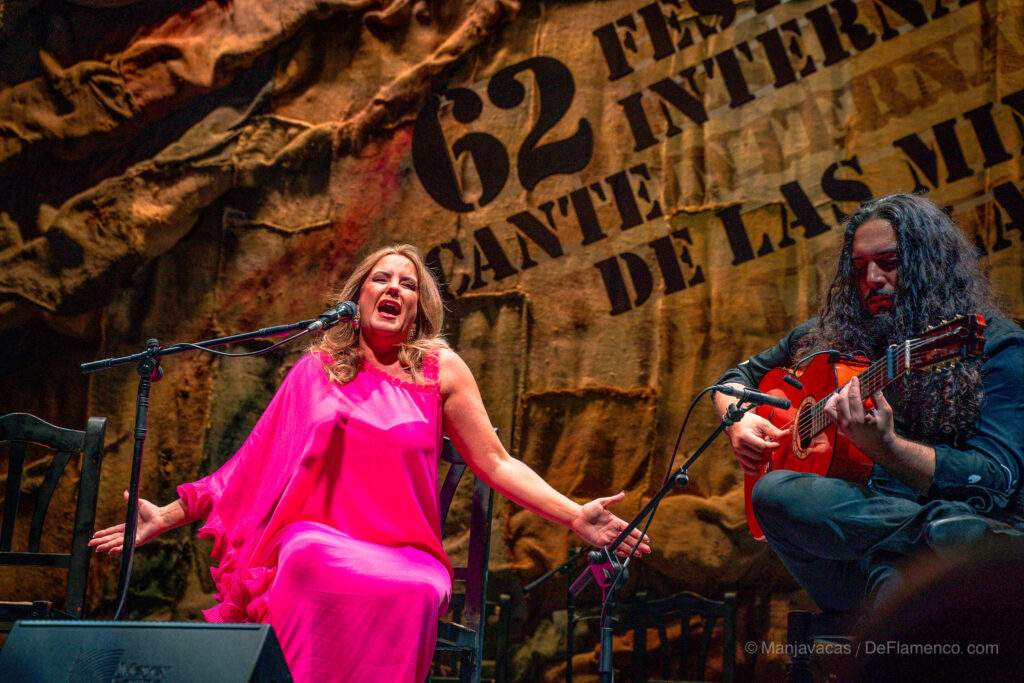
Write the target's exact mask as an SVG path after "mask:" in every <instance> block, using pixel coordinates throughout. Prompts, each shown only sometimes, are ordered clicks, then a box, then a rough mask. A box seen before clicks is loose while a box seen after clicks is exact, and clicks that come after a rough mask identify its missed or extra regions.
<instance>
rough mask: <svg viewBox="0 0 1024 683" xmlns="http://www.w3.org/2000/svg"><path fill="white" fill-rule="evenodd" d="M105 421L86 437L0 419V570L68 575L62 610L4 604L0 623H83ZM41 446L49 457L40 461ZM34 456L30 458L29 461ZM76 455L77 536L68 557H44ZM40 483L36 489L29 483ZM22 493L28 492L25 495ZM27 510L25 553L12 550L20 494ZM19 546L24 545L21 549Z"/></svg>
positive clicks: (96, 422)
mask: <svg viewBox="0 0 1024 683" xmlns="http://www.w3.org/2000/svg"><path fill="white" fill-rule="evenodd" d="M106 423H107V421H106V418H101V417H92V418H89V422H88V425H87V427H86V429H85V431H84V432H82V431H77V430H74V429H63V428H61V427H55V426H53V425H51V424H49V423H47V422H44V421H43V420H41V419H39V418H38V417H35V416H33V415H28V414H26V413H11V414H10V415H4V416H3V417H0V444H2V443H7V444H9V449H5V450H8V451H9V453H8V457H7V476H6V480H7V481H6V484H5V485H4V501H3V511H2V515H3V517H2V520H3V521H2V524H0V565H9V566H32V567H59V568H63V569H66V570H67V589H66V591H65V596H64V605H63V610H59V609H56V608H54V607H53V604H52V602H51V601H48V600H39V601H36V602H20V603H19V602H15V603H11V602H7V603H0V622H13V621H16V620H18V619H81V618H82V605H83V603H84V602H85V586H86V579H87V577H88V575H89V559H90V557H91V555H92V553H91V552H90V549H89V547H88V542H89V538H90V536H92V531H93V521H94V520H95V517H96V494H97V490H98V489H99V482H100V458H101V452H102V450H103V436H104V430H105V429H106ZM30 444H35V445H37V446H41V447H42V448H43V449H45V450H44V451H43V453H44V454H45V455H47V456H49V457H36V452H37V451H38V450H39V449H36V448H32V449H31V451H30V449H29V448H28V446H29V445H30ZM30 453H31V455H32V457H29V454H30ZM75 453H80V454H81V475H80V477H79V481H78V493H77V502H76V509H75V522H74V531H73V535H72V539H71V547H70V551H69V552H63V553H48V552H40V550H39V547H40V541H41V539H42V535H43V530H44V525H45V524H46V520H47V513H48V512H49V508H50V501H51V500H52V498H53V495H54V492H55V491H56V490H57V485H58V483H59V482H60V479H61V476H62V475H63V474H64V473H65V471H67V469H68V468H67V465H68V462H70V460H71V457H72V455H73V454H75ZM37 479H39V480H40V481H39V483H38V486H37V487H36V488H31V489H30V488H29V482H34V481H35V480H37ZM23 489H28V490H25V491H23ZM23 493H26V494H29V495H27V496H26V499H27V500H26V502H30V504H29V505H27V506H26V507H30V508H31V510H30V512H29V514H31V523H30V526H29V529H28V534H27V543H25V544H24V546H25V550H12V549H11V548H12V544H13V543H14V539H15V522H16V521H17V518H18V512H19V505H20V504H21V502H22V500H21V499H22V494H23ZM19 545H21V544H19Z"/></svg>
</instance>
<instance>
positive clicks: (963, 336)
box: [908, 314, 985, 368]
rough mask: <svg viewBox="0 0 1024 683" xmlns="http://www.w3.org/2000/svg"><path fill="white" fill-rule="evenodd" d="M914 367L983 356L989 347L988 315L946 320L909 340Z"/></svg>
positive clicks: (911, 364)
mask: <svg viewBox="0 0 1024 683" xmlns="http://www.w3.org/2000/svg"><path fill="white" fill-rule="evenodd" d="M908 343H909V346H910V351H911V363H910V366H911V367H914V368H927V367H930V366H933V365H938V364H940V363H949V362H953V361H958V360H962V359H966V358H973V357H976V356H980V355H981V352H982V349H984V348H985V318H983V317H982V316H980V315H977V314H972V315H962V316H959V317H957V318H954V319H953V320H950V321H948V322H942V323H939V324H938V325H935V326H934V327H930V328H928V330H927V331H926V332H925V333H924V334H923V335H921V336H920V337H917V338H916V339H911V340H909V342H908Z"/></svg>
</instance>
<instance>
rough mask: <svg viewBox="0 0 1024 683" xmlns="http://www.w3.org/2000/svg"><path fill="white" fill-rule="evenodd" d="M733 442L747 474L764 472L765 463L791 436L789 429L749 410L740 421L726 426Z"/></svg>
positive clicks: (737, 457) (734, 449)
mask: <svg viewBox="0 0 1024 683" xmlns="http://www.w3.org/2000/svg"><path fill="white" fill-rule="evenodd" d="M725 433H726V434H728V435H729V441H730V442H731V443H732V450H733V453H735V454H736V459H737V460H739V462H740V467H741V468H742V469H743V471H744V472H745V473H746V474H764V467H765V464H766V463H767V462H768V458H769V456H770V455H771V452H772V449H774V448H776V447H777V446H778V445H779V443H781V442H782V440H783V439H786V438H788V437H789V434H790V430H789V429H779V428H778V427H776V426H775V425H773V424H772V423H771V422H769V421H768V420H766V419H764V418H763V417H761V416H760V415H758V414H757V413H754V412H752V411H751V412H748V413H746V414H745V415H744V416H743V419H741V420H740V421H739V422H735V423H733V424H732V425H730V426H728V427H726V428H725Z"/></svg>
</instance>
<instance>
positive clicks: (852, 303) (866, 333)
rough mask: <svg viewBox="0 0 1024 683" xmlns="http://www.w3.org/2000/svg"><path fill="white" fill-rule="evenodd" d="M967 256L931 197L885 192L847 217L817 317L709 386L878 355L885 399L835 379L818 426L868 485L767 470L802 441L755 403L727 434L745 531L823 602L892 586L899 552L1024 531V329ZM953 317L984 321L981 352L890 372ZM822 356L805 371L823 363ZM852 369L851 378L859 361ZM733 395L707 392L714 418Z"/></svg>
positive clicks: (862, 601)
mask: <svg viewBox="0 0 1024 683" xmlns="http://www.w3.org/2000/svg"><path fill="white" fill-rule="evenodd" d="M976 256H977V249H976V247H975V246H974V245H973V244H972V243H971V241H970V240H969V239H968V238H967V237H966V236H965V235H964V234H963V233H962V232H961V231H960V229H959V228H958V227H957V226H956V224H955V223H954V222H953V221H952V220H951V219H950V218H949V216H948V215H947V214H946V213H945V212H944V211H942V210H941V209H940V208H939V207H937V206H936V205H935V204H933V203H932V202H930V201H929V200H927V199H924V198H922V197H918V196H913V195H906V194H895V195H890V196H888V197H883V198H882V199H878V200H874V201H872V202H869V203H867V204H865V205H863V206H862V207H861V208H860V209H859V210H858V211H857V212H856V213H855V214H853V215H852V216H851V217H849V218H848V220H847V221H846V223H845V226H844V235H843V244H842V249H841V252H840V255H839V260H838V263H837V265H836V271H835V275H834V277H833V279H832V282H831V285H830V287H829V291H828V294H827V296H826V298H825V301H824V303H823V304H822V306H821V309H820V311H819V315H818V317H817V318H814V319H812V320H809V321H807V322H805V323H803V324H801V325H799V326H798V327H797V328H796V329H794V330H793V331H792V332H790V333H789V334H788V335H787V336H786V337H784V338H783V339H782V340H781V341H780V342H779V343H778V345H776V346H774V347H772V348H770V349H768V350H766V351H763V352H761V353H759V354H757V355H755V356H753V357H751V358H750V359H748V360H746V361H744V362H742V363H740V364H739V365H738V366H737V367H736V368H734V369H732V370H730V371H728V372H727V373H725V375H723V376H722V377H721V378H720V379H719V380H718V382H719V383H720V384H735V385H740V386H744V387H756V386H758V384H759V383H760V382H761V381H762V379H763V378H764V377H765V375H766V374H768V372H769V371H770V370H772V369H773V368H792V367H793V366H795V365H797V364H798V363H799V364H800V367H798V368H797V370H798V372H794V373H792V374H791V378H790V379H787V380H786V382H787V383H789V384H792V385H793V386H796V387H801V385H802V380H801V375H800V374H799V370H801V369H803V368H808V367H809V364H807V363H805V362H802V361H801V359H806V358H807V357H808V356H813V355H814V354H826V356H830V357H829V362H830V363H831V362H835V361H847V360H851V361H852V360H853V359H854V358H861V359H863V358H864V357H867V358H868V359H871V360H875V359H879V358H885V357H886V356H887V355H888V358H889V371H890V374H891V375H892V378H891V379H890V380H887V385H888V386H887V388H886V389H885V391H884V393H883V391H881V390H879V391H876V392H875V393H874V394H873V395H871V396H866V395H862V391H861V385H862V381H861V379H863V383H864V384H865V386H870V385H869V384H868V380H867V379H866V376H867V371H865V372H864V375H863V376H862V378H860V379H859V378H858V377H857V376H854V377H853V378H852V379H850V380H849V381H846V382H845V383H844V381H843V380H842V379H841V378H842V375H839V377H840V381H839V382H837V383H834V384H833V385H832V386H833V388H835V389H836V390H835V391H833V392H832V393H831V394H828V395H827V396H817V397H816V398H817V399H821V411H819V412H821V413H823V416H822V419H823V421H824V422H828V423H829V424H833V423H834V427H832V436H830V437H827V438H828V439H833V438H834V439H835V440H836V441H837V442H838V441H842V440H845V441H846V442H848V445H847V446H845V447H848V448H850V450H855V451H859V452H860V453H862V454H863V455H864V456H866V460H865V461H864V462H865V463H867V466H866V468H865V472H866V474H869V475H870V476H868V477H867V480H866V481H864V482H859V483H854V482H850V481H846V480H844V479H841V478H837V477H835V476H821V475H820V474H814V473H812V471H811V470H810V469H808V471H791V470H788V469H778V468H771V467H770V466H769V464H768V463H769V461H770V460H771V459H772V456H773V453H774V452H776V451H779V450H782V449H786V448H791V447H794V446H795V447H796V449H797V450H798V451H799V450H800V448H801V444H806V443H809V441H808V439H809V438H810V436H809V435H805V436H800V435H797V436H794V433H793V428H792V426H790V422H792V417H791V418H790V419H789V420H775V423H774V424H773V421H772V419H770V417H771V416H767V417H766V416H765V414H764V411H762V412H761V414H758V413H755V412H748V413H746V415H744V416H743V419H742V420H740V421H738V422H736V423H735V424H733V425H731V426H730V427H728V429H727V433H728V435H729V439H730V441H731V443H732V448H733V451H734V452H735V453H736V457H737V459H738V460H739V462H740V465H741V467H742V468H743V470H744V473H745V474H746V475H748V478H753V479H756V482H757V483H756V485H753V488H752V492H751V494H750V504H751V508H752V510H753V516H754V517H756V523H754V522H753V521H752V524H751V528H752V530H754V531H755V534H756V527H757V526H758V525H759V526H760V531H761V532H763V535H764V537H765V538H766V539H767V541H768V543H769V545H770V546H771V548H772V550H773V551H774V552H775V553H776V554H777V555H778V556H779V558H780V559H781V560H782V562H783V564H785V566H786V567H787V569H789V571H790V572H791V573H792V574H793V576H794V577H795V578H796V579H797V581H798V582H799V583H800V585H801V586H802V587H803V588H804V589H805V590H806V591H807V593H808V594H810V596H811V597H812V598H813V599H814V601H815V602H816V603H817V604H818V605H819V607H821V608H822V609H824V610H827V611H836V612H846V611H851V610H855V609H857V608H858V607H860V606H862V605H869V606H870V605H873V604H875V603H877V601H879V600H880V599H882V598H884V597H885V596H886V595H890V594H891V593H892V591H893V590H894V589H896V588H897V587H898V586H899V585H900V583H901V580H902V578H903V575H902V573H901V572H902V571H903V569H902V565H903V561H904V560H905V559H906V558H908V557H909V556H911V555H915V556H916V555H918V554H919V553H929V552H930V553H935V554H937V555H939V556H940V557H941V556H943V555H944V554H951V553H955V552H957V551H958V550H959V549H962V547H963V544H966V543H974V542H986V541H991V540H993V539H997V540H998V539H1011V538H1013V537H1015V536H1016V537H1021V538H1024V535H1022V534H1021V531H1020V530H1024V514H1022V509H1021V480H1022V478H1024V332H1022V330H1021V329H1020V328H1019V327H1018V326H1017V325H1015V324H1013V323H1012V322H1010V321H1009V320H1006V319H1004V318H1002V317H1000V316H999V312H998V308H997V307H996V305H995V303H994V301H993V300H992V298H991V297H990V294H989V287H988V282H987V280H986V278H985V277H984V276H983V275H982V274H981V273H980V271H979V270H978V265H977V258H976ZM957 316H968V317H973V318H977V320H979V321H981V317H979V316H983V317H984V322H979V324H980V325H982V326H983V327H984V337H985V338H984V349H983V351H982V353H981V357H980V358H979V359H977V360H973V361H970V360H969V361H965V362H963V363H960V364H958V365H957V366H956V367H955V368H943V369H942V371H940V372H923V371H917V370H912V371H908V372H906V373H905V374H902V375H900V376H899V377H898V378H897V377H896V373H892V365H893V362H892V359H893V358H896V359H897V360H898V361H899V360H900V359H902V357H903V349H904V344H905V348H906V366H905V368H906V369H908V370H909V368H910V366H911V363H910V361H911V351H910V349H911V348H912V347H911V343H910V342H909V341H907V340H910V339H911V338H913V337H920V336H922V335H926V334H927V331H928V329H929V328H930V327H932V326H936V325H938V324H940V323H943V322H945V321H947V320H950V319H953V318H955V317H957ZM892 345H899V346H898V347H893V346H892ZM978 346H979V349H980V341H979V344H978ZM829 351H835V352H838V353H833V354H828V352H829ZM818 359H819V360H822V363H814V365H815V366H816V367H817V366H818V365H824V362H823V358H822V357H821V356H819V357H818ZM883 365H884V363H883ZM851 367H854V368H856V369H855V370H854V372H858V371H859V370H862V369H863V367H864V365H863V361H861V362H860V365H858V364H857V362H853V364H852V366H851ZM915 367H916V366H915ZM810 372H811V371H810V370H807V376H806V377H805V379H804V380H803V381H806V379H809V375H810ZM833 381H834V380H833ZM876 384H877V383H876ZM837 385H838V386H837ZM762 390H764V388H762ZM734 402H735V399H732V398H730V397H728V396H726V395H724V394H722V393H718V394H716V395H715V407H716V409H717V410H718V412H719V414H720V415H724V414H725V412H726V410H727V409H728V407H729V406H730V405H731V404H732V403H734ZM814 438H815V439H826V437H825V436H820V437H814ZM828 447H829V448H834V446H833V445H831V444H830V445H829V446H828ZM794 462H795V461H794ZM766 469H770V471H768V472H767V473H765V470H766ZM798 469H799V468H798ZM753 479H751V480H752V481H753ZM1014 527H1016V528H1017V529H1015V528H1014ZM756 535H760V534H756Z"/></svg>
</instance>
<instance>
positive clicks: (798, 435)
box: [793, 396, 814, 460]
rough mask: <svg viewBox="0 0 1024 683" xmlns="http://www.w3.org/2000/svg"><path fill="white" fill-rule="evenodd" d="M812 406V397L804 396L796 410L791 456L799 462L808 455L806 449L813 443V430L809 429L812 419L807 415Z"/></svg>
mask: <svg viewBox="0 0 1024 683" xmlns="http://www.w3.org/2000/svg"><path fill="white" fill-rule="evenodd" d="M813 405H814V397H813V396H805V397H804V400H803V401H801V402H800V405H799V406H798V407H797V409H796V419H795V420H794V421H793V455H795V456H796V457H797V458H799V459H800V460H803V459H804V458H806V457H807V456H808V455H809V451H808V449H809V448H810V447H811V442H812V441H814V430H813V429H811V428H810V427H811V425H812V423H813V420H814V418H813V416H812V415H810V414H809V413H810V410H811V406H813Z"/></svg>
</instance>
